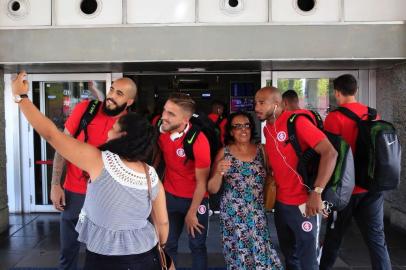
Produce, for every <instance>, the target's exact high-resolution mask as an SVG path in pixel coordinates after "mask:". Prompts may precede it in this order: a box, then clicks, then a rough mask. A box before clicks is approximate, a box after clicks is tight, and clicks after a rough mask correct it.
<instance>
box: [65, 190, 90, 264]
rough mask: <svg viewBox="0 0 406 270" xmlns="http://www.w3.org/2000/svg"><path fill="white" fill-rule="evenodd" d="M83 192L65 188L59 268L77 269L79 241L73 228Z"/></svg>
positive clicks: (82, 201)
mask: <svg viewBox="0 0 406 270" xmlns="http://www.w3.org/2000/svg"><path fill="white" fill-rule="evenodd" d="M85 197H86V195H85V194H79V193H74V192H70V191H68V190H65V199H66V206H65V210H64V211H63V212H62V213H61V224H60V238H61V240H60V241H61V253H60V257H59V269H60V270H76V269H78V257H79V249H80V242H79V241H78V240H77V239H78V233H77V232H76V230H75V227H76V223H77V222H78V219H79V213H80V210H81V209H82V207H83V203H84V202H85Z"/></svg>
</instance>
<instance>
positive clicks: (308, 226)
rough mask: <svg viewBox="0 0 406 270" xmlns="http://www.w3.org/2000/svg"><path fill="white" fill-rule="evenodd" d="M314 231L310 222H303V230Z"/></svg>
mask: <svg viewBox="0 0 406 270" xmlns="http://www.w3.org/2000/svg"><path fill="white" fill-rule="evenodd" d="M312 229H313V225H312V223H311V222H310V221H303V223H302V230H303V231H305V232H310V231H311V230H312Z"/></svg>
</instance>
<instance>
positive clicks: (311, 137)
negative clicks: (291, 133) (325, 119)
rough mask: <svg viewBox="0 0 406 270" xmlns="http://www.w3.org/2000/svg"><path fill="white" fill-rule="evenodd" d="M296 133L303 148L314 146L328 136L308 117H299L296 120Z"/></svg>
mask: <svg viewBox="0 0 406 270" xmlns="http://www.w3.org/2000/svg"><path fill="white" fill-rule="evenodd" d="M296 133H297V136H298V140H299V142H300V144H301V147H302V149H306V148H308V147H310V148H314V147H316V145H317V144H318V143H319V142H321V141H322V140H324V139H325V138H326V135H324V133H323V132H322V131H321V130H320V129H318V128H317V127H316V126H315V125H314V124H313V123H312V122H310V120H309V119H307V118H306V117H299V118H298V119H297V120H296Z"/></svg>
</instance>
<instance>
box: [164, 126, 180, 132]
mask: <svg viewBox="0 0 406 270" xmlns="http://www.w3.org/2000/svg"><path fill="white" fill-rule="evenodd" d="M179 127H180V124H178V125H170V126H168V127H167V128H166V129H164V128H163V126H161V128H162V131H165V132H172V131H173V130H175V129H178V128H179Z"/></svg>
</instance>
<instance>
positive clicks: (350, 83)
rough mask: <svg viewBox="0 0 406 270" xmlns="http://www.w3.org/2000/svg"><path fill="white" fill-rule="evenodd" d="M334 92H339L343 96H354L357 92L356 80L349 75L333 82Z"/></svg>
mask: <svg viewBox="0 0 406 270" xmlns="http://www.w3.org/2000/svg"><path fill="white" fill-rule="evenodd" d="M333 86H334V90H337V91H339V92H340V93H341V94H342V95H344V96H354V95H355V93H356V92H357V88H358V85H357V79H355V77H354V76H353V75H351V74H344V75H341V76H339V77H337V78H336V79H335V80H334V81H333Z"/></svg>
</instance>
